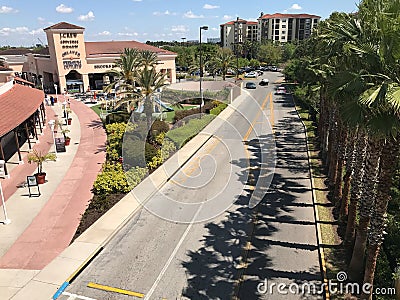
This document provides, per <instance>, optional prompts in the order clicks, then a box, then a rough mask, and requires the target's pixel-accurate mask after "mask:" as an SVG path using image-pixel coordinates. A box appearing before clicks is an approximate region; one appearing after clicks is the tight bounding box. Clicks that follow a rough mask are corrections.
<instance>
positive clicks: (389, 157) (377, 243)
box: [361, 139, 399, 299]
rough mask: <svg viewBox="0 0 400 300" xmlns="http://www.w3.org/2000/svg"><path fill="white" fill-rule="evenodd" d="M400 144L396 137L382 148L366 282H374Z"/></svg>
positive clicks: (369, 239) (366, 267)
mask: <svg viewBox="0 0 400 300" xmlns="http://www.w3.org/2000/svg"><path fill="white" fill-rule="evenodd" d="M398 153H399V145H398V142H397V141H396V140H394V139H389V140H388V141H387V142H386V145H385V146H384V147H383V149H382V155H381V163H380V174H379V182H378V188H377V197H376V201H375V205H374V208H373V213H372V218H371V227H370V230H369V234H368V242H369V247H368V249H367V262H366V266H365V272H364V284H371V285H372V284H373V283H374V275H375V267H376V260H377V258H378V255H379V250H380V248H381V245H382V242H383V240H384V232H385V228H386V212H387V207H388V203H389V199H390V189H391V187H392V178H393V175H394V173H395V171H396V166H397V161H398ZM361 299H372V294H371V295H367V294H364V293H363V294H362V296H361Z"/></svg>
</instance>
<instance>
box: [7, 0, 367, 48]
mask: <svg viewBox="0 0 400 300" xmlns="http://www.w3.org/2000/svg"><path fill="white" fill-rule="evenodd" d="M358 2H359V1H358V0H335V1H331V0H294V1H288V0H280V1H276V0H275V1H273V0H264V1H262V0H248V1H243V0H239V1H237V0H183V1H182V0H181V1H178V0H62V1H58V0H36V1H32V0H0V46H6V45H10V46H33V45H35V44H40V43H43V44H47V40H46V35H45V34H44V32H43V28H46V27H48V26H51V25H53V24H56V23H58V22H62V21H64V22H69V23H72V24H75V25H79V26H82V27H84V28H85V40H86V41H111V40H137V41H140V42H146V41H148V40H150V41H158V40H164V41H173V40H176V41H183V40H182V38H185V39H186V40H187V41H188V40H198V39H199V27H200V26H209V30H208V31H203V32H202V36H203V39H204V41H205V40H206V39H207V38H208V37H210V38H215V37H219V27H220V26H219V25H220V24H224V23H226V22H228V21H232V20H234V19H236V18H237V17H240V18H241V19H245V20H254V21H255V20H256V19H257V18H258V17H259V16H260V13H261V12H263V13H264V14H272V13H276V12H279V13H308V14H315V15H318V16H321V17H322V18H323V19H325V18H328V17H329V15H330V14H331V13H332V12H334V11H341V12H355V11H356V10H357V3H358Z"/></svg>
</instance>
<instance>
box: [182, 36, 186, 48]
mask: <svg viewBox="0 0 400 300" xmlns="http://www.w3.org/2000/svg"><path fill="white" fill-rule="evenodd" d="M181 40H182V44H183V46H185V40H186V38H185V37H183V38H181Z"/></svg>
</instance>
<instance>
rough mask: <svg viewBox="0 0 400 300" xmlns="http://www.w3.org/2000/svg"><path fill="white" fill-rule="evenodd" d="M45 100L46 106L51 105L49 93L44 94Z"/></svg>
mask: <svg viewBox="0 0 400 300" xmlns="http://www.w3.org/2000/svg"><path fill="white" fill-rule="evenodd" d="M44 102H45V103H46V106H50V101H49V98H48V97H47V94H46V95H44Z"/></svg>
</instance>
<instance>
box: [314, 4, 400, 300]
mask: <svg viewBox="0 0 400 300" xmlns="http://www.w3.org/2000/svg"><path fill="white" fill-rule="evenodd" d="M307 45H308V47H309V48H308V50H309V51H308V53H309V60H308V63H307V65H308V66H307V68H308V70H309V71H310V70H312V71H313V74H314V76H313V77H312V80H310V81H309V82H308V84H309V85H314V86H318V90H319V94H320V100H319V105H318V109H319V125H318V130H319V136H320V141H321V149H322V151H323V153H324V157H325V158H326V159H325V161H326V165H327V169H328V179H329V184H330V186H331V187H332V189H333V193H332V194H333V197H334V201H335V204H336V207H337V210H338V211H339V213H340V218H341V220H342V221H343V222H344V224H345V225H346V233H345V238H344V241H345V245H346V248H347V250H348V251H349V253H350V254H351V255H350V256H351V260H350V262H349V274H350V275H351V278H352V279H354V280H360V281H361V280H362V281H363V282H364V284H367V283H368V284H373V281H374V274H375V266H376V262H377V257H378V254H379V251H380V248H381V245H382V242H383V238H384V233H385V226H386V210H387V206H388V202H389V200H390V189H391V186H392V183H391V182H392V177H393V175H394V172H395V167H396V165H397V161H398V155H399V140H398V138H399V131H400V76H399V75H400V74H399V73H400V65H399V59H400V0H363V1H361V3H360V4H359V11H358V12H357V14H344V13H335V14H333V15H332V16H331V17H330V18H329V19H328V20H326V21H324V22H321V24H320V25H319V27H318V30H317V31H316V33H315V34H314V35H313V37H312V38H311V39H310V41H309V42H308V43H307ZM361 298H362V299H372V295H369V294H363V295H361Z"/></svg>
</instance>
